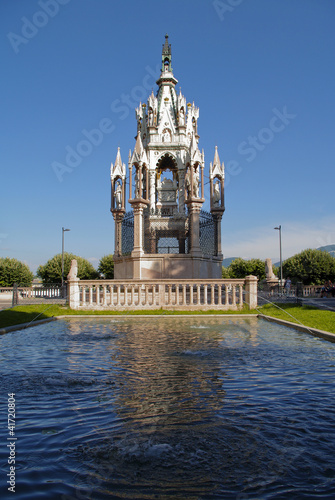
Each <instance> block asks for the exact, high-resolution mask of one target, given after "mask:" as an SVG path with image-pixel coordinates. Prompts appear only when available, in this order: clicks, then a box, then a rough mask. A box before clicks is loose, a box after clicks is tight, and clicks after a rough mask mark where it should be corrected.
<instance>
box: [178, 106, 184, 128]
mask: <svg viewBox="0 0 335 500" xmlns="http://www.w3.org/2000/svg"><path fill="white" fill-rule="evenodd" d="M179 125H182V126H183V125H185V111H184V108H180V112H179Z"/></svg>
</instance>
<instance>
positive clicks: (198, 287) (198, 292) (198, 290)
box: [197, 285, 201, 306]
mask: <svg viewBox="0 0 335 500" xmlns="http://www.w3.org/2000/svg"><path fill="white" fill-rule="evenodd" d="M200 295H201V291H200V285H197V306H200Z"/></svg>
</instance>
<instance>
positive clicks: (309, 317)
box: [258, 304, 335, 333]
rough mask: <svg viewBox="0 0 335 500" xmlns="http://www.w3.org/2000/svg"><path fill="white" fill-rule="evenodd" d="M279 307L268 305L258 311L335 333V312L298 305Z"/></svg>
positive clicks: (279, 305)
mask: <svg viewBox="0 0 335 500" xmlns="http://www.w3.org/2000/svg"><path fill="white" fill-rule="evenodd" d="M277 306H278V307H276V306H275V305H272V304H266V305H265V306H262V307H259V308H258V310H259V312H260V313H261V314H266V315H267V316H273V317H275V318H279V319H284V320H285V321H291V322H292V323H300V324H303V325H304V326H309V327H311V328H317V329H318V330H324V331H325V332H330V333H335V312H333V311H324V310H321V309H318V308H317V307H312V306H297V305H296V304H277Z"/></svg>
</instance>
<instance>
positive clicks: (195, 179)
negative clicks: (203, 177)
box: [193, 169, 199, 198]
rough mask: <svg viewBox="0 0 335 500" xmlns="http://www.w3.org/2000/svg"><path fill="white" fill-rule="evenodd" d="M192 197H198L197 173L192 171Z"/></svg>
mask: <svg viewBox="0 0 335 500" xmlns="http://www.w3.org/2000/svg"><path fill="white" fill-rule="evenodd" d="M193 196H194V197H195V198H198V197H199V172H198V170H196V169H194V173H193Z"/></svg>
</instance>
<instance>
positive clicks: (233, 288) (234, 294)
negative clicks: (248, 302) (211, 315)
mask: <svg viewBox="0 0 335 500" xmlns="http://www.w3.org/2000/svg"><path fill="white" fill-rule="evenodd" d="M232 305H233V306H236V285H233V287H232Z"/></svg>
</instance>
